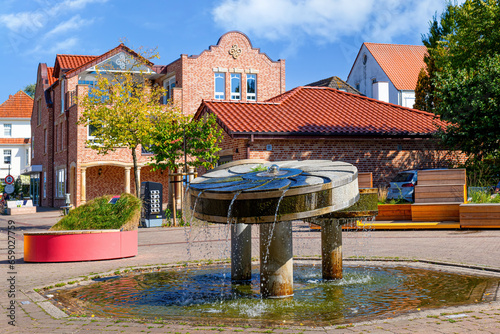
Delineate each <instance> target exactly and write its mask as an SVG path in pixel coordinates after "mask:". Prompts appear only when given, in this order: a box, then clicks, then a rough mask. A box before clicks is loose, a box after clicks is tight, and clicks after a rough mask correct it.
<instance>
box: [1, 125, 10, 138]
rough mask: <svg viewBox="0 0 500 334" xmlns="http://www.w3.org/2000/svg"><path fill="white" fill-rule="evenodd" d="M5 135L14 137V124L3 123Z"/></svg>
mask: <svg viewBox="0 0 500 334" xmlns="http://www.w3.org/2000/svg"><path fill="white" fill-rule="evenodd" d="M3 135H4V136H5V137H12V124H4V125H3Z"/></svg>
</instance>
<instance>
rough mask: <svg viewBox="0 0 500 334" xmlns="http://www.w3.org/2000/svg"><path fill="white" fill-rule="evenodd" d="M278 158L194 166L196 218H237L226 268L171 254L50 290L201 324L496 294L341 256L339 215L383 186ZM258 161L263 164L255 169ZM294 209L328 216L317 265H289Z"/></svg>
mask: <svg viewBox="0 0 500 334" xmlns="http://www.w3.org/2000/svg"><path fill="white" fill-rule="evenodd" d="M262 164H263V165H262ZM272 165H273V164H271V163H266V162H261V163H260V164H259V163H256V162H255V161H237V162H233V163H228V164H226V165H223V166H220V167H218V168H217V169H215V170H212V171H210V172H208V173H206V174H205V175H203V176H201V177H198V178H197V179H195V180H194V182H193V183H192V184H191V185H190V188H189V189H188V190H187V191H188V193H189V196H190V201H189V202H190V205H191V208H192V212H193V215H194V216H195V217H196V218H199V219H202V220H205V221H209V222H214V223H217V224H225V226H226V227H228V229H224V230H225V231H229V228H230V230H231V274H230V275H228V271H229V268H226V267H225V266H221V265H220V264H215V265H214V264H210V262H209V263H207V265H204V266H202V265H201V264H200V263H197V264H194V263H192V264H190V265H188V264H187V263H186V265H185V266H184V265H179V264H172V265H167V266H165V267H164V268H162V270H161V271H157V269H159V267H158V268H157V267H155V268H153V269H152V268H139V269H138V271H137V272H131V273H122V274H121V275H119V276H111V277H103V278H96V279H94V280H97V282H94V283H93V284H89V285H82V286H78V287H74V288H70V289H65V288H62V289H60V290H59V291H56V292H53V291H47V292H46V293H47V294H48V293H50V294H54V295H55V297H54V300H55V301H57V302H58V303H60V304H61V305H64V308H65V311H67V312H68V313H72V314H82V315H86V316H90V315H92V316H93V315H96V316H105V317H109V316H112V317H133V318H136V319H150V320H153V319H154V321H155V322H156V321H158V319H160V320H161V319H168V321H171V320H182V321H183V322H184V321H186V320H187V321H191V322H193V323H197V324H199V323H205V322H207V323H216V324H221V323H226V322H227V323H239V324H245V325H248V324H258V325H269V324H270V325H273V324H279V325H283V324H285V321H286V324H287V325H289V324H291V325H293V324H295V325H298V324H300V325H302V324H307V325H310V326H328V325H333V324H339V323H346V322H353V321H366V320H371V319H374V318H377V317H384V316H385V317H386V316H391V317H393V316H395V315H399V314H402V313H406V312H415V310H419V308H420V307H422V308H437V307H442V306H445V305H462V304H470V303H474V302H478V301H482V302H485V301H491V300H494V298H496V297H495V296H496V295H495V293H494V292H493V293H491V291H496V290H497V289H498V286H499V284H500V283H499V282H500V281H499V279H498V278H492V277H476V276H466V275H457V274H452V273H447V272H445V271H443V270H441V269H439V270H428V269H427V268H426V266H425V265H424V264H422V265H421V266H419V265H418V263H411V264H408V265H402V264H400V263H398V262H394V263H392V262H390V263H386V264H384V265H381V264H380V263H377V265H374V264H373V263H371V262H366V263H360V262H359V261H356V264H355V265H353V264H350V265H349V264H348V265H347V266H346V268H343V267H342V266H343V264H342V232H341V231H342V230H341V227H342V224H344V223H347V222H349V221H353V220H354V221H355V220H361V219H365V218H368V217H373V216H374V215H375V214H376V213H377V211H376V210H377V193H376V190H374V189H359V190H358V184H357V170H356V168H355V167H354V166H352V165H350V164H347V163H343V162H331V161H283V162H277V163H275V165H276V166H272ZM263 166H264V167H266V169H265V170H264V171H262V170H260V169H261V167H263ZM292 220H301V221H304V220H305V221H309V222H312V223H314V224H317V225H320V226H321V239H322V240H321V244H322V251H321V252H322V259H321V262H322V263H321V266H319V263H318V265H316V262H318V261H316V260H315V259H313V258H311V259H307V260H303V261H300V260H299V261H297V263H296V264H295V268H294V267H293V260H292V258H293V252H292V250H293V248H292V228H291V226H292V223H291V221H292ZM252 225H258V226H259V228H260V229H259V238H260V240H259V241H260V242H259V247H260V249H259V252H260V262H261V263H260V266H259V268H257V266H256V265H254V266H253V269H254V272H253V274H252V260H251V227H252ZM221 226H222V225H221ZM219 230H223V229H219ZM228 234H229V233H228ZM226 240H227V239H226ZM217 244H218V243H217ZM301 262H302V263H301ZM344 269H345V270H344ZM259 270H260V273H259V272H258V271H259ZM294 271H295V273H294ZM343 271H344V272H343ZM343 276H344V277H343ZM321 277H323V279H321ZM339 278H343V279H339ZM259 280H260V282H259ZM230 281H231V282H230ZM241 281H244V282H241ZM294 281H295V291H294V285H293V284H294ZM259 292H260V295H259ZM292 295H293V296H294V297H293V298H290V297H291V296H292ZM276 298H281V299H279V300H276Z"/></svg>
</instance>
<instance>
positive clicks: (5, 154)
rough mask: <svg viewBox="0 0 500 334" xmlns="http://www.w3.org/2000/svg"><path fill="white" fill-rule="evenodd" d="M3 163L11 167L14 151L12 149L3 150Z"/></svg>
mask: <svg viewBox="0 0 500 334" xmlns="http://www.w3.org/2000/svg"><path fill="white" fill-rule="evenodd" d="M6 158H8V160H9V161H8V162H7V161H6ZM3 163H4V164H5V165H11V164H12V150H11V149H6V150H3Z"/></svg>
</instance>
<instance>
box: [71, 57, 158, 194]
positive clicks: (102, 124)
mask: <svg viewBox="0 0 500 334" xmlns="http://www.w3.org/2000/svg"><path fill="white" fill-rule="evenodd" d="M153 57H157V54H153V55H151V56H149V57H148V58H146V57H142V56H140V55H137V56H136V57H134V58H132V57H130V59H129V63H130V64H131V65H132V66H131V67H130V68H128V70H126V71H124V72H118V73H117V72H111V71H107V69H106V68H105V67H104V68H101V69H98V73H97V82H96V83H95V84H94V86H90V87H89V94H87V95H85V96H83V98H80V99H79V100H78V103H79V105H80V106H81V107H82V109H83V112H82V113H81V116H80V118H79V121H78V123H79V124H83V125H85V126H90V127H91V128H92V135H93V136H94V137H95V138H96V139H95V140H93V141H87V144H88V145H89V146H90V147H91V148H92V149H94V150H97V152H98V153H99V154H106V153H107V152H110V151H114V150H116V148H117V147H126V148H128V149H130V152H131V155H132V160H133V164H134V176H135V189H136V195H137V197H139V196H140V187H139V178H138V171H137V153H136V150H137V148H138V147H139V145H141V144H143V146H147V144H149V143H150V132H151V129H152V126H153V121H154V120H155V119H164V117H163V114H164V110H163V109H164V108H163V106H162V105H161V104H160V99H161V98H162V97H163V96H164V95H165V93H166V92H165V89H164V88H163V87H161V86H158V85H153V84H152V83H151V82H150V81H149V80H148V78H147V75H146V73H144V72H143V71H141V70H140V69H141V68H143V66H151V65H152V63H150V62H149V59H151V58H153Z"/></svg>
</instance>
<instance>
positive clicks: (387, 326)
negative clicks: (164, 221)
mask: <svg viewBox="0 0 500 334" xmlns="http://www.w3.org/2000/svg"><path fill="white" fill-rule="evenodd" d="M8 218H9V217H7V216H0V279H1V282H3V283H1V284H0V288H1V292H0V293H1V294H0V305H1V309H2V311H1V313H2V318H1V319H0V333H214V332H225V333H233V332H235V333H236V332H243V333H500V303H499V302H498V301H491V302H489V303H483V304H476V305H469V306H461V307H449V308H445V309H439V310H428V311H417V310H415V312H414V313H411V314H409V315H405V316H399V317H395V318H386V319H380V320H377V321H371V322H364V323H352V324H350V323H346V324H342V325H337V326H331V327H307V326H294V327H293V326H292V327H288V326H287V327H284V326H274V327H272V328H260V327H254V328H247V327H233V326H222V325H220V326H194V325H189V324H182V323H154V322H141V321H133V320H116V319H104V318H75V317H69V316H67V315H66V314H65V313H63V312H62V311H60V310H59V309H58V308H56V307H54V306H53V305H52V304H51V302H50V301H47V300H46V299H45V298H44V297H42V296H41V295H39V294H38V293H36V292H34V290H33V289H34V288H42V287H46V286H49V285H55V284H56V283H61V282H68V281H74V280H79V279H81V278H82V277H84V276H87V277H88V276H92V275H95V274H98V273H113V272H114V271H116V270H120V269H124V268H130V267H139V266H149V265H161V264H171V263H177V262H180V261H181V262H182V261H187V260H197V259H207V258H212V259H218V258H224V257H227V255H228V252H229V249H228V246H227V242H226V240H228V231H227V229H224V228H217V227H215V228H214V227H200V228H198V229H194V230H192V231H189V230H185V229H184V228H169V229H167V228H150V229H141V230H139V255H138V256H136V257H133V258H129V259H119V260H111V261H96V262H78V263H45V264H43V263H24V261H23V247H24V245H23V238H22V233H23V232H24V231H37V230H46V229H48V228H49V227H50V226H52V225H53V224H54V223H55V222H56V221H57V220H58V219H59V212H58V211H47V212H40V213H37V214H34V215H29V216H28V215H23V216H14V217H11V218H12V219H13V220H14V221H15V226H16V239H15V248H14V250H15V256H16V263H15V265H14V268H13V269H12V268H10V267H9V263H8V258H7V257H8V255H9V254H8V251H9V241H8V234H7V233H8V232H7V226H8ZM254 230H255V231H254V232H253V233H254V240H253V242H252V247H253V250H254V251H253V252H254V255H255V256H257V255H258V232H257V229H254ZM11 236H12V235H11ZM499 238H500V230H446V231H444V230H432V231H371V232H370V231H367V232H344V233H343V251H344V258H345V259H366V258H369V259H377V260H386V259H406V260H425V261H428V262H436V263H447V264H456V265H460V266H461V267H462V268H466V267H474V268H476V267H477V268H486V269H488V270H489V271H492V272H494V271H496V272H498V273H500V260H499V258H500V242H499ZM187 240H191V241H192V242H191V244H188V242H187ZM319 241H320V233H319V232H318V231H310V230H309V228H308V227H307V225H305V224H296V225H295V226H294V241H293V242H294V254H295V255H296V256H301V257H311V256H312V257H318V255H319V254H320V253H321V252H320V248H319V247H320V242H319ZM11 245H12V238H11ZM11 250H12V246H11ZM11 255H12V254H11ZM463 270H464V271H466V270H467V269H463ZM12 273H15V274H12ZM12 278H14V280H13V279H12ZM9 279H10V282H9ZM12 282H13V283H14V284H13V285H14V287H15V291H14V292H13V293H14V294H15V298H12V296H9V290H10V288H11V284H10V283H12ZM11 293H12V292H11ZM495 294H497V295H500V293H499V292H498V291H496V292H495ZM11 303H13V304H11ZM11 305H14V309H15V312H14V315H15V325H16V326H12V325H9V321H10V319H9V317H8V316H9V315H10V314H11V310H9V307H10V308H11V309H12V308H13V307H12V306H11Z"/></svg>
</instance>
